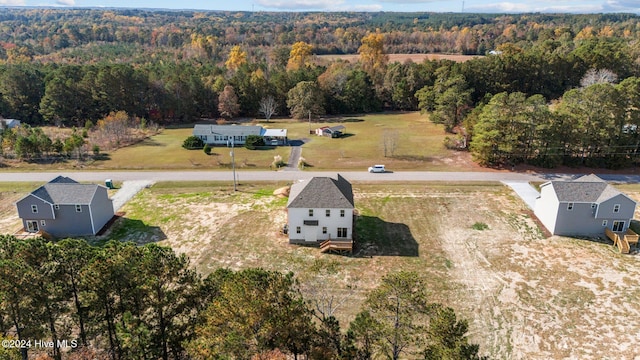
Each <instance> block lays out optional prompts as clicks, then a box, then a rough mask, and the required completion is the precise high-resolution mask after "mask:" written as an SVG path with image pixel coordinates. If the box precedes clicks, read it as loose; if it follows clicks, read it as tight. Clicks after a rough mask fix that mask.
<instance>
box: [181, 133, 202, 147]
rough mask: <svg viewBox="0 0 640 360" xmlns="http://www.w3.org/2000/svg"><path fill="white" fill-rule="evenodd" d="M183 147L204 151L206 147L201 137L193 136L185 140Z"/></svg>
mask: <svg viewBox="0 0 640 360" xmlns="http://www.w3.org/2000/svg"><path fill="white" fill-rule="evenodd" d="M182 147H183V148H185V149H189V150H193V149H202V148H203V147H204V141H202V139H200V138H199V137H197V136H193V135H192V136H189V137H188V138H186V139H184V142H183V143H182Z"/></svg>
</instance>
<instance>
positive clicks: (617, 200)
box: [534, 174, 636, 236]
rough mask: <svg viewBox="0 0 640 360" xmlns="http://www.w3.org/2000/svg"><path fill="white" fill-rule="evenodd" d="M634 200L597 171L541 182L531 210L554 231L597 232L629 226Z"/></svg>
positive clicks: (559, 233) (624, 228)
mask: <svg viewBox="0 0 640 360" xmlns="http://www.w3.org/2000/svg"><path fill="white" fill-rule="evenodd" d="M635 209H636V202H635V201H634V200H632V199H631V198H630V197H628V196H627V195H625V194H623V193H622V192H620V191H619V190H617V189H616V188H614V187H613V186H611V185H609V184H607V182H605V181H604V180H602V179H601V178H599V177H598V176H596V175H593V174H592V175H587V176H582V177H580V178H578V179H575V180H570V181H549V182H546V183H544V184H542V185H541V187H540V196H539V197H538V198H537V199H536V204H535V209H534V213H535V215H536V216H537V217H538V219H540V221H541V222H542V224H543V225H544V226H545V227H546V228H547V230H549V232H551V233H552V234H554V235H566V236H596V235H603V234H604V232H605V229H607V228H608V229H609V230H611V231H614V232H624V231H626V230H627V229H628V228H629V224H630V222H631V219H632V218H633V214H634V212H635Z"/></svg>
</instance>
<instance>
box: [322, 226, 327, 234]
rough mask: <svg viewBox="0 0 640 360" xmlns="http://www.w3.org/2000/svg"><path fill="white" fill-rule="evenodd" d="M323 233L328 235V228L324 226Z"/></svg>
mask: <svg viewBox="0 0 640 360" xmlns="http://www.w3.org/2000/svg"><path fill="white" fill-rule="evenodd" d="M322 233H323V234H326V233H327V227H326V226H323V227H322Z"/></svg>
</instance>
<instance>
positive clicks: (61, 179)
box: [49, 175, 78, 184]
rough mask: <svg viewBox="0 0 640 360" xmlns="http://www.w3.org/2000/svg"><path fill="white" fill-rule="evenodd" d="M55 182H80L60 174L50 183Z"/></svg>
mask: <svg viewBox="0 0 640 360" xmlns="http://www.w3.org/2000/svg"><path fill="white" fill-rule="evenodd" d="M55 183H66V184H77V183H78V182H77V181H75V180H73V179H72V178H70V177H66V176H62V175H60V176H56V177H55V178H54V179H52V180H51V181H49V184H55Z"/></svg>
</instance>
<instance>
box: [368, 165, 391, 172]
mask: <svg viewBox="0 0 640 360" xmlns="http://www.w3.org/2000/svg"><path fill="white" fill-rule="evenodd" d="M386 171H387V170H385V168H384V165H373V166H369V172H370V173H383V172H386Z"/></svg>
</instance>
